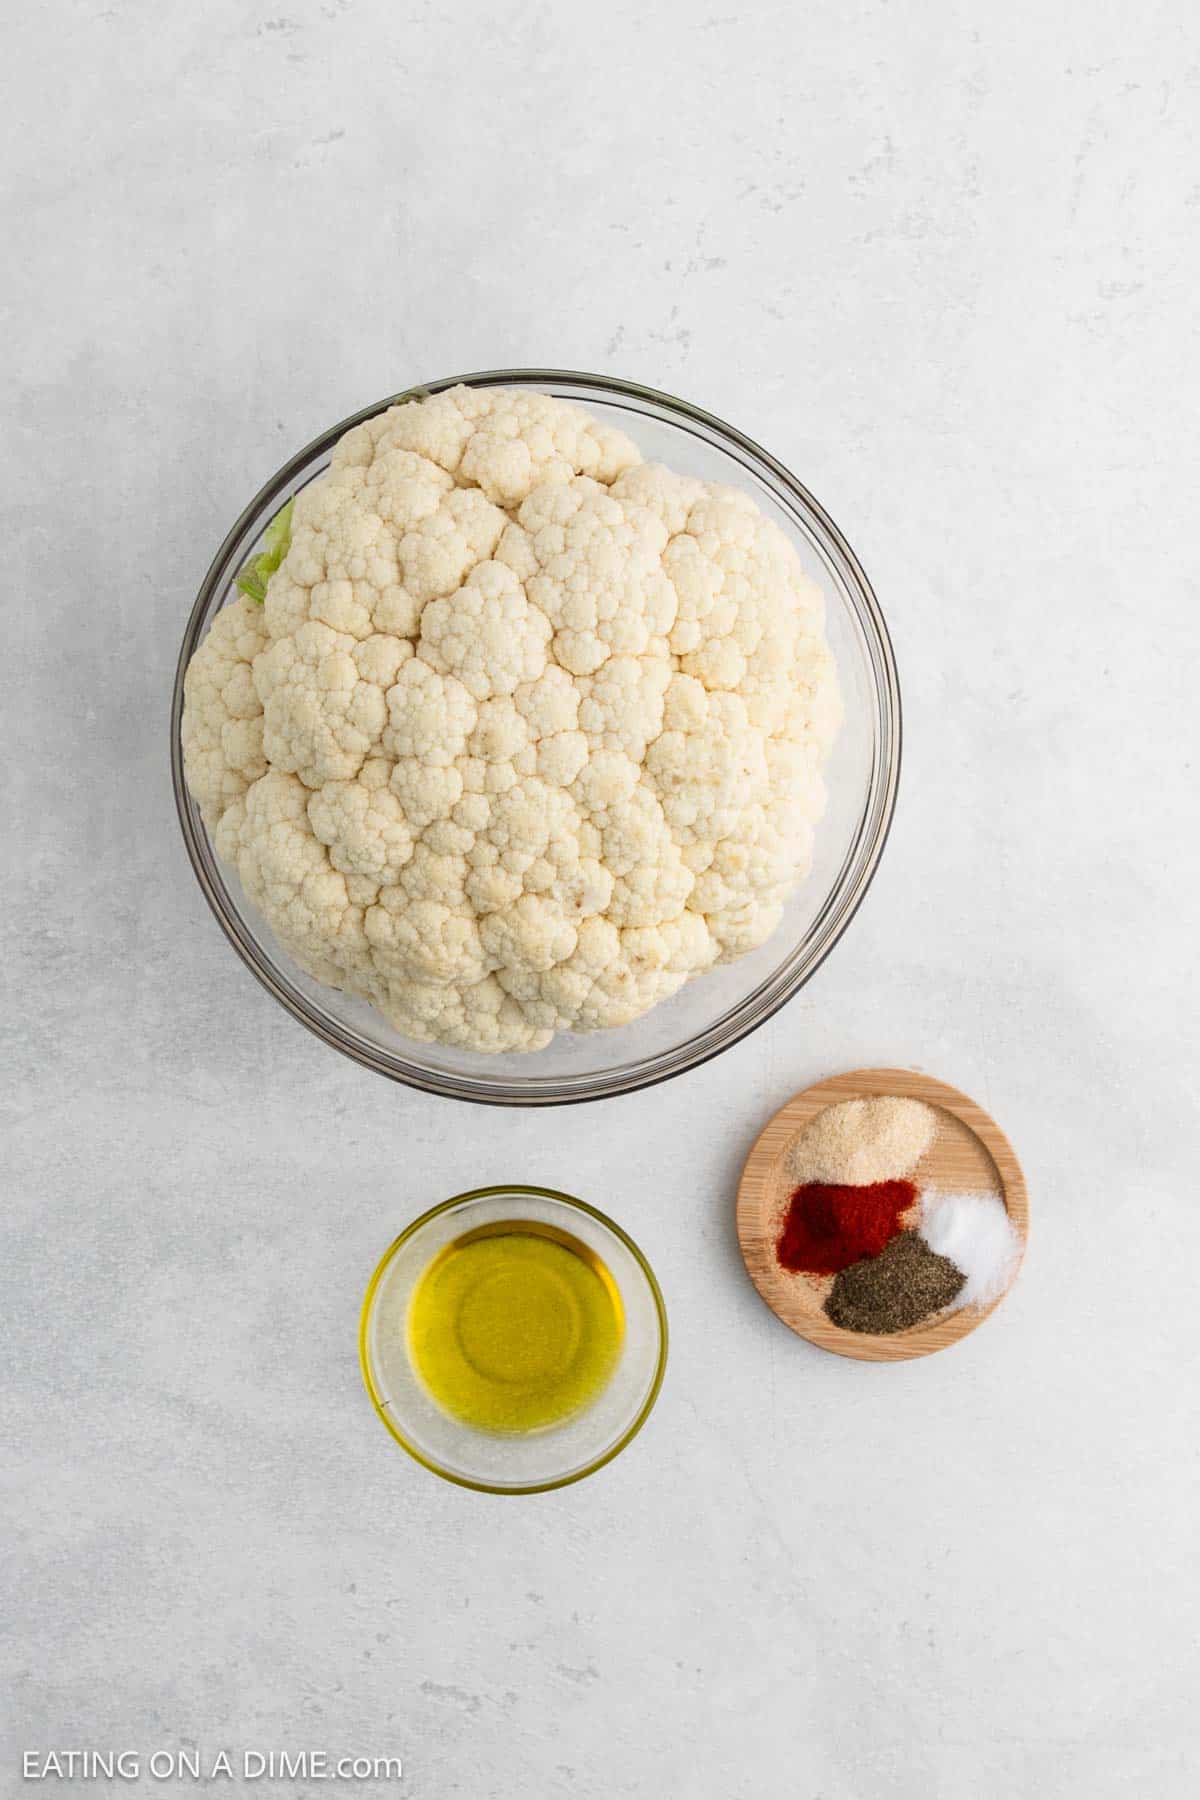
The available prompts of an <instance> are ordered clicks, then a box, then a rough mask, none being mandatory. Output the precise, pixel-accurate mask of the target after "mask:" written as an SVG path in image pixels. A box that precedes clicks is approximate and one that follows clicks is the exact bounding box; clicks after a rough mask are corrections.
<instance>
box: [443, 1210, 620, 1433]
mask: <svg viewBox="0 0 1200 1800" xmlns="http://www.w3.org/2000/svg"><path fill="white" fill-rule="evenodd" d="M623 1332H624V1311H623V1308H622V1306H621V1296H620V1293H619V1291H618V1289H617V1284H616V1282H615V1281H614V1280H613V1278H612V1276H611V1274H610V1273H609V1271H608V1269H607V1268H606V1267H605V1265H604V1263H603V1262H602V1261H601V1260H600V1258H599V1257H598V1256H597V1255H596V1254H595V1252H594V1251H593V1250H590V1249H589V1248H588V1247H587V1246H586V1245H585V1244H582V1243H580V1242H579V1240H578V1239H577V1238H574V1237H571V1236H570V1235H569V1234H568V1233H567V1232H564V1231H558V1230H556V1229H555V1228H554V1227H553V1226H548V1225H541V1224H537V1223H534V1222H532V1221H527V1220H512V1221H505V1222H504V1223H501V1224H492V1225H484V1226H481V1227H480V1228H479V1230H477V1231H472V1232H468V1233H467V1234H466V1235H465V1236H464V1237H461V1238H456V1239H455V1240H454V1242H453V1243H450V1244H447V1245H446V1246H445V1248H444V1249H442V1250H441V1251H439V1253H438V1255H437V1256H435V1257H434V1259H433V1261H432V1262H431V1263H430V1265H429V1267H428V1268H427V1269H426V1270H425V1272H424V1274H423V1275H422V1276H421V1277H420V1280H419V1281H418V1282H417V1284H416V1287H415V1288H414V1289H413V1294H412V1298H411V1300H410V1302H409V1307H408V1354H409V1358H410V1360H411V1362H412V1366H413V1368H414V1370H415V1371H416V1373H417V1376H418V1378H419V1379H420V1381H421V1383H422V1385H423V1386H424V1387H425V1389H426V1391H427V1392H428V1394H429V1395H430V1397H431V1398H432V1399H433V1400H434V1401H435V1402H436V1404H437V1405H438V1406H440V1407H441V1408H442V1410H443V1411H444V1412H447V1413H450V1414H451V1415H452V1416H453V1417H454V1418H456V1419H461V1420H462V1421H463V1423H464V1424H467V1425H473V1426H474V1427H476V1429H478V1430H482V1431H494V1432H505V1433H513V1432H528V1431H541V1430H545V1429H546V1428H547V1427H548V1426H551V1425H558V1424H561V1423H562V1421H563V1420H564V1419H568V1418H570V1417H571V1415H572V1414H573V1413H577V1412H579V1411H581V1410H582V1408H584V1407H585V1406H587V1405H588V1403H589V1402H590V1401H592V1400H594V1399H595V1398H596V1396H597V1395H598V1394H599V1393H600V1392H601V1390H602V1389H603V1388H604V1387H605V1386H606V1385H607V1383H608V1381H609V1378H610V1377H611V1375H612V1373H613V1370H614V1369H615V1368H616V1365H617V1358H618V1356H619V1355H620V1350H621V1338H622V1335H623Z"/></svg>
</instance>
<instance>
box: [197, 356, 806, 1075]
mask: <svg viewBox="0 0 1200 1800" xmlns="http://www.w3.org/2000/svg"><path fill="white" fill-rule="evenodd" d="M288 524H289V521H288V519H287V518H285V517H283V516H282V515H281V518H280V519H277V520H275V521H273V522H272V526H271V528H270V529H269V530H268V532H267V533H266V553H265V554H264V555H261V556H259V557H257V558H256V559H255V560H254V564H253V573H254V576H255V583H256V584H257V585H256V586H255V583H252V584H251V591H254V592H256V593H257V596H258V597H259V598H261V599H262V601H263V604H262V605H258V604H255V602H254V600H253V599H251V598H250V597H249V594H247V595H246V596H244V597H241V598H239V599H238V600H236V601H235V602H234V603H233V604H232V605H230V606H228V607H226V608H225V609H224V610H223V611H222V612H221V613H219V614H218V616H217V618H216V619H215V621H214V622H213V625H212V628H211V630H210V632H209V635H208V637H207V638H206V639H205V641H204V643H203V644H202V645H201V647H200V649H199V650H198V651H197V653H196V655H195V656H194V658H193V660H192V663H191V666H190V668H189V669H188V672H187V676H186V679H185V687H184V702H185V704H184V717H183V726H182V742H183V750H184V762H185V771H186V775H187V779H188V783H189V786H190V788H191V791H192V793H193V794H194V795H195V797H196V799H197V800H198V801H199V803H200V805H201V808H202V811H203V814H204V817H205V820H206V822H207V823H208V825H209V827H210V829H211V830H212V831H213V832H214V838H215V845H216V850H217V853H218V855H220V856H221V857H223V858H225V859H226V860H229V861H231V862H233V863H234V864H236V866H237V869H238V871H239V874H240V876H241V880H242V884H243V886H244V888H245V890H246V894H247V896H248V897H249V899H250V900H251V901H252V903H253V904H254V905H255V906H257V907H258V908H259V909H260V910H261V911H262V913H263V914H264V915H265V917H266V919H267V920H268V922H269V923H270V925H271V926H272V927H273V929H274V930H275V932H276V933H277V935H278V936H279V938H280V941H281V942H282V943H283V945H284V946H285V948H286V949H287V950H288V951H289V952H290V953H291V955H292V956H293V957H294V958H295V960H296V962H297V963H298V964H299V965H300V967H301V968H302V969H303V970H304V971H305V972H306V973H307V974H308V975H310V976H311V977H312V978H313V979H314V980H316V981H318V982H323V983H326V984H329V985H332V986H334V987H341V988H344V989H346V990H347V991H349V992H351V993H353V994H356V995H359V996H360V997H361V998H363V999H365V1000H366V1001H368V1002H369V1003H370V1004H371V1005H373V1006H375V1007H376V1008H378V1009H379V1011H380V1012H381V1013H382V1014H383V1015H384V1016H385V1017H386V1018H387V1019H388V1020H389V1021H390V1022H391V1023H392V1025H393V1026H394V1027H395V1028H396V1029H397V1030H398V1031H400V1032H402V1033H404V1034H405V1035H407V1036H409V1037H412V1038H416V1039H419V1040H422V1041H429V1042H438V1043H442V1044H450V1045H455V1046H458V1047H460V1048H464V1049H469V1050H475V1051H481V1052H485V1053H489V1054H501V1053H506V1052H513V1051H518V1052H528V1051H533V1050H537V1049H539V1048H540V1047H542V1046H543V1045H544V1044H545V1043H547V1042H548V1041H549V1039H550V1038H551V1036H552V1035H553V1034H554V1033H555V1032H558V1031H596V1030H602V1029H611V1028H614V1027H620V1026H622V1025H625V1024H628V1023H629V1022H630V1021H632V1020H634V1019H636V1018H637V1017H639V1015H640V1014H642V1013H643V1012H645V1011H646V1010H647V1008H648V1007H651V1006H654V1005H656V1004H657V1003H658V1002H659V1001H661V1000H664V999H666V998H668V997H669V996H670V995H671V994H673V993H675V992H676V991H677V990H678V989H679V988H680V987H681V986H682V984H683V983H684V982H685V981H687V980H688V979H690V978H691V977H692V976H695V975H698V974H701V973H702V972H703V971H704V970H706V969H708V968H710V967H711V966H712V965H713V964H714V963H715V962H718V961H728V960H730V959H731V958H733V957H735V956H740V955H743V954H745V953H746V952H747V951H749V950H751V949H753V948H755V947H757V945H759V944H761V943H762V942H763V941H764V940H765V938H766V937H767V936H768V935H769V934H770V932H771V931H772V930H773V929H774V928H775V925H776V924H777V922H778V920H779V918H780V916H781V911H782V907H783V905H784V903H785V901H786V899H787V896H788V894H789V893H790V892H791V890H792V888H793V887H794V886H795V884H796V882H797V881H799V880H801V879H802V878H803V877H804V875H805V873H806V872H807V870H808V867H809V864H810V861H811V857H812V846H813V833H814V828H815V826H816V824H817V821H818V820H819V818H820V815H821V812H822V809H823V806H824V800H825V790H824V783H823V778H822V769H823V765H824V762H825V760H826V757H827V755H828V752H829V748H830V746H831V744H832V742H833V739H834V736H835V734H836V732H837V729H838V725H839V723H840V718H841V710H840V701H839V697H838V691H837V681H836V673H835V670H834V666H833V659H832V657H831V655H830V652H829V648H828V645H827V642H826V639H825V632H824V623H823V603H822V599H821V595H820V593H819V591H818V590H817V589H816V588H815V587H813V585H812V584H811V583H810V582H809V581H808V580H807V579H806V577H805V575H804V572H803V570H802V568H801V565H800V562H799V560H798V558H797V556H796V554H795V552H794V550H793V549H792V547H791V544H790V543H789V541H788V540H787V538H786V537H785V536H784V535H783V533H782V532H780V531H779V530H778V528H777V527H776V526H775V525H774V524H772V523H771V522H770V521H769V520H767V519H766V518H765V517H764V515H763V514H762V513H761V512H760V511H759V509H758V507H757V506H756V505H755V503H754V501H753V500H752V499H751V498H750V496H749V495H746V494H742V493H739V492H737V491H736V490H733V489H728V488H720V487H715V486H712V485H709V484H706V483H704V482H701V481H698V480H695V479H693V478H692V477H690V476H682V475H676V474H674V473H673V472H672V471H670V470H668V469H664V468H661V467H658V466H654V465H644V464H641V463H640V461H639V458H638V454H637V451H636V449H635V448H634V446H633V445H632V444H631V443H630V442H629V441H628V440H627V439H625V438H624V437H622V435H621V434H620V433H619V432H614V431H612V430H611V429H610V428H609V427H607V426H605V425H603V424H600V423H598V422H597V421H595V420H592V419H589V418H588V417H587V416H586V415H585V414H583V413H581V412H579V411H578V410H577V409H576V408H574V407H570V406H567V405H565V404H564V403H563V402H561V401H558V400H554V399H552V398H550V397H549V396H546V395H540V394H529V393H514V392H510V391H506V390H504V389H496V388H493V389H482V390H473V389H467V388H458V389H455V390H453V391H451V392H448V393H443V394H439V395H437V396H434V397H432V398H429V399H425V400H420V401H413V402H410V403H407V404H403V405H398V406H395V407H393V408H391V409H390V410H389V411H388V412H386V413H384V414H382V415H380V416H378V417H376V418H372V419H369V420H367V421H365V422H364V423H363V424H361V425H359V426H356V427H355V428H354V429H353V430H352V431H350V432H347V433H346V435H345V436H344V437H343V439H342V440H341V442H340V443H339V444H338V445H337V446H336V448H335V450H334V453H333V456H332V459H331V463H330V468H329V470H328V471H327V472H326V474H325V475H324V476H323V477H321V478H320V479H318V480H317V481H315V482H312V483H310V484H309V486H308V487H307V488H305V489H304V490H303V492H302V493H301V494H300V495H298V497H297V499H296V502H295V506H294V509H293V512H292V514H291V517H290V532H291V536H290V542H289V541H288V538H287V529H288ZM243 573H245V572H243ZM264 583H265V591H264Z"/></svg>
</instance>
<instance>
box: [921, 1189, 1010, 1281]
mask: <svg viewBox="0 0 1200 1800" xmlns="http://www.w3.org/2000/svg"><path fill="white" fill-rule="evenodd" d="M919 1229H920V1233H921V1236H922V1237H923V1238H924V1239H925V1242H926V1243H927V1244H928V1245H929V1248H930V1249H931V1250H934V1251H936V1252H937V1254H938V1255H939V1256H945V1257H948V1258H949V1260H950V1261H951V1262H952V1263H953V1264H954V1265H955V1267H956V1268H959V1269H961V1270H962V1272H963V1274H964V1275H965V1276H966V1281H965V1283H964V1285H963V1289H962V1292H961V1293H960V1294H959V1296H958V1304H959V1306H987V1305H988V1304H989V1303H990V1302H991V1301H993V1300H996V1299H998V1298H999V1296H1000V1295H1001V1294H1003V1293H1004V1292H1005V1290H1006V1289H1007V1288H1008V1287H1009V1286H1010V1284H1011V1282H1012V1279H1013V1276H1014V1275H1015V1274H1016V1272H1017V1264H1018V1263H1019V1262H1020V1260H1021V1239H1020V1235H1019V1234H1018V1232H1017V1228H1016V1226H1015V1225H1014V1224H1013V1222H1012V1220H1011V1219H1010V1218H1009V1215H1008V1209H1007V1207H1006V1206H1005V1204H1004V1202H1003V1200H1002V1199H1001V1198H1000V1196H999V1195H998V1194H986V1193H985V1194H980V1193H975V1194H938V1193H932V1194H926V1195H925V1196H924V1198H923V1200H922V1202H921V1222H920V1227H919Z"/></svg>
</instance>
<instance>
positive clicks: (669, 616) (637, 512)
mask: <svg viewBox="0 0 1200 1800" xmlns="http://www.w3.org/2000/svg"><path fill="white" fill-rule="evenodd" d="M520 521H521V524H522V526H523V527H524V528H525V530H526V531H528V533H529V538H530V548H531V550H532V553H533V556H534V558H535V559H536V562H537V565H538V572H537V573H536V574H535V575H531V576H530V577H529V579H528V580H527V581H526V584H525V588H526V592H527V593H528V595H529V598H530V600H531V601H532V602H533V603H534V605H535V606H537V607H538V608H540V610H541V611H542V612H543V613H544V614H545V615H546V617H547V619H548V620H549V621H550V623H551V625H552V626H553V627H554V633H555V636H554V654H555V656H556V657H557V659H558V661H559V662H560V663H561V664H562V666H563V668H564V669H568V670H569V671H570V672H571V674H572V675H591V674H593V673H594V672H595V671H596V670H597V669H598V668H599V667H600V666H601V664H602V663H604V662H606V661H607V660H608V658H609V657H610V656H620V655H625V656H641V655H643V654H644V653H645V652H646V651H647V650H648V649H649V648H650V646H651V643H652V641H653V640H654V639H656V638H665V637H666V636H667V634H668V632H669V631H670V630H671V627H672V624H673V623H674V619H675V610H676V598H675V590H674V588H673V587H672V586H671V583H670V581H669V580H668V578H667V575H666V573H665V572H664V569H663V563H662V552H663V548H664V546H665V544H666V541H667V534H666V531H665V529H664V527H663V525H662V524H661V522H660V521H659V520H658V519H657V518H656V517H655V516H654V514H653V513H652V512H648V511H647V510H646V509H645V508H642V507H638V506H623V505H622V504H621V502H620V501H618V500H614V499H612V497H611V496H610V495H609V494H607V493H605V491H604V490H603V489H602V488H600V487H598V486H597V484H596V483H595V482H594V481H588V480H586V479H580V480H577V481H570V482H562V483H558V484H553V485H552V484H546V485H543V486H542V487H539V488H537V489H535V491H534V492H533V493H532V494H531V495H530V496H529V498H528V500H526V502H525V504H524V505H523V506H522V508H521V512H520Z"/></svg>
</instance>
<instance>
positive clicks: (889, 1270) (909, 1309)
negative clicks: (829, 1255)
mask: <svg viewBox="0 0 1200 1800" xmlns="http://www.w3.org/2000/svg"><path fill="white" fill-rule="evenodd" d="M965 1280H966V1276H965V1275H964V1274H963V1272H962V1270H961V1269H959V1268H956V1267H955V1265H954V1264H953V1263H952V1262H951V1261H950V1259H949V1257H946V1256H938V1255H937V1254H936V1252H935V1251H933V1250H931V1249H930V1248H929V1246H928V1244H926V1242H925V1240H924V1239H923V1238H920V1237H918V1236H917V1234H916V1232H915V1231H902V1232H901V1233H900V1235H899V1236H898V1237H894V1238H893V1239H892V1241H891V1243H890V1244H889V1245H888V1246H887V1248H886V1249H884V1250H881V1251H880V1253H879V1255H878V1256H868V1257H864V1258H863V1260H862V1261H861V1262H856V1263H851V1265H850V1267H849V1268H848V1269H843V1270H842V1272H841V1273H840V1275H838V1276H836V1277H835V1279H834V1283H833V1286H832V1288H831V1289H830V1291H829V1298H828V1299H827V1300H826V1302H825V1311H826V1313H827V1314H828V1316H829V1317H830V1318H831V1319H832V1320H833V1323H834V1324H835V1325H839V1326H840V1327H841V1329H842V1330H843V1331H880V1332H890V1331H904V1330H906V1329H907V1328H908V1326H910V1325H919V1324H920V1322H921V1320H922V1319H927V1318H929V1316H930V1314H931V1313H936V1312H941V1311H942V1309H943V1308H944V1307H947V1306H949V1305H950V1303H951V1302H952V1301H953V1300H954V1299H955V1298H956V1297H957V1295H958V1294H959V1292H960V1291H961V1289H962V1286H963V1283H964V1282H965Z"/></svg>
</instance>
